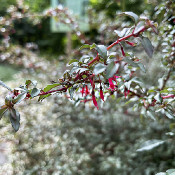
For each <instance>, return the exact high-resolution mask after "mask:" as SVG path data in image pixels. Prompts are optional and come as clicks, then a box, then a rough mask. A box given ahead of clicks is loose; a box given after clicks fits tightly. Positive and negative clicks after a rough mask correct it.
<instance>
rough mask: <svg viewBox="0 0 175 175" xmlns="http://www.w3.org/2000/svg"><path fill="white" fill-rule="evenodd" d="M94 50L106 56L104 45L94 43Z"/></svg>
mask: <svg viewBox="0 0 175 175" xmlns="http://www.w3.org/2000/svg"><path fill="white" fill-rule="evenodd" d="M96 50H97V52H98V54H99V55H100V56H102V57H103V58H104V59H106V58H107V47H106V46H104V45H96Z"/></svg>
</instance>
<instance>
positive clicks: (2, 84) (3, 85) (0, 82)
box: [0, 80, 12, 91]
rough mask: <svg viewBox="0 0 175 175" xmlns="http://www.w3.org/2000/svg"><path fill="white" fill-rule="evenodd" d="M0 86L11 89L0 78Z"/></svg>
mask: <svg viewBox="0 0 175 175" xmlns="http://www.w3.org/2000/svg"><path fill="white" fill-rule="evenodd" d="M0 86H2V87H4V88H6V89H8V90H9V91H12V89H11V88H10V87H8V86H7V85H6V84H5V83H4V82H3V81H1V80H0Z"/></svg>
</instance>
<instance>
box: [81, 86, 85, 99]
mask: <svg viewBox="0 0 175 175" xmlns="http://www.w3.org/2000/svg"><path fill="white" fill-rule="evenodd" d="M84 93H85V90H84V86H83V87H82V90H81V94H82V97H83V94H84Z"/></svg>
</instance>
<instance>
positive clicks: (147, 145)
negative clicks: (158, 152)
mask: <svg viewBox="0 0 175 175" xmlns="http://www.w3.org/2000/svg"><path fill="white" fill-rule="evenodd" d="M164 142H165V141H162V140H156V139H155V140H148V141H146V142H145V143H143V144H142V145H141V147H140V148H139V149H137V151H138V152H142V151H149V150H152V149H154V148H156V147H158V146H159V145H162V144H163V143H164Z"/></svg>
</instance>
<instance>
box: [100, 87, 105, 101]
mask: <svg viewBox="0 0 175 175" xmlns="http://www.w3.org/2000/svg"><path fill="white" fill-rule="evenodd" d="M100 98H101V99H102V100H103V101H104V95H103V89H102V86H101V85H100Z"/></svg>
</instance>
